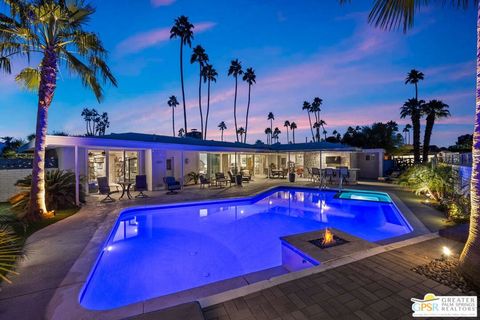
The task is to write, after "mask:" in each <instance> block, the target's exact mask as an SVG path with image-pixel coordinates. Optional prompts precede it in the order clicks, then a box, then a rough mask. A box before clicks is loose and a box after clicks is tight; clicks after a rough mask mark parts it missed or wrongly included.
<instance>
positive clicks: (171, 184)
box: [163, 177, 182, 194]
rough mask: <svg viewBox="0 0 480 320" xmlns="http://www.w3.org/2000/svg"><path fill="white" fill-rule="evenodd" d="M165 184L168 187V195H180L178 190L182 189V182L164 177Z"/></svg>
mask: <svg viewBox="0 0 480 320" xmlns="http://www.w3.org/2000/svg"><path fill="white" fill-rule="evenodd" d="M163 182H164V183H165V185H166V187H167V190H168V192H167V194H175V193H178V192H177V190H180V189H182V186H181V185H180V182H178V181H177V180H175V177H163Z"/></svg>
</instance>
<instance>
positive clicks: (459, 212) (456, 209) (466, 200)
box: [447, 196, 470, 222]
mask: <svg viewBox="0 0 480 320" xmlns="http://www.w3.org/2000/svg"><path fill="white" fill-rule="evenodd" d="M447 214H448V219H450V220H452V221H455V222H466V221H468V220H469V217H470V197H465V196H454V197H452V199H450V201H448V209H447Z"/></svg>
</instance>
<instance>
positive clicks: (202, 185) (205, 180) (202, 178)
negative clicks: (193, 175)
mask: <svg viewBox="0 0 480 320" xmlns="http://www.w3.org/2000/svg"><path fill="white" fill-rule="evenodd" d="M199 179H200V188H205V186H208V187H210V185H211V183H210V179H208V178H207V177H205V176H204V175H203V174H202V175H200V177H199Z"/></svg>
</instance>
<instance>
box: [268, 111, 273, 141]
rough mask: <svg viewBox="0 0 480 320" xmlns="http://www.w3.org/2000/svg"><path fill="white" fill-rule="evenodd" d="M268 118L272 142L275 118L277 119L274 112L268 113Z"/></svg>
mask: <svg viewBox="0 0 480 320" xmlns="http://www.w3.org/2000/svg"><path fill="white" fill-rule="evenodd" d="M267 120H270V144H271V143H272V134H273V120H275V116H274V115H273V112H269V113H268V115H267Z"/></svg>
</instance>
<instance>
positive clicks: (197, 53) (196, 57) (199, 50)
mask: <svg viewBox="0 0 480 320" xmlns="http://www.w3.org/2000/svg"><path fill="white" fill-rule="evenodd" d="M195 62H197V63H198V65H199V68H200V69H199V72H198V74H199V79H198V110H199V111H200V130H201V131H202V137H203V136H204V135H205V132H204V131H203V110H202V73H203V68H204V67H205V64H206V63H207V62H208V55H207V54H206V53H205V49H203V47H202V46H201V45H197V46H196V47H195V48H193V53H192V56H191V57H190V63H191V64H193V63H195Z"/></svg>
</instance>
